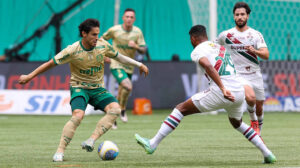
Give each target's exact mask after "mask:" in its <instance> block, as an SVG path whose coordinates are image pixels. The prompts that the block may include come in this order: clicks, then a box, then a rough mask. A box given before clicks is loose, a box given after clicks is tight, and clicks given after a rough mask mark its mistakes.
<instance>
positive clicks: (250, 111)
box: [247, 104, 257, 121]
mask: <svg viewBox="0 0 300 168" xmlns="http://www.w3.org/2000/svg"><path fill="white" fill-rule="evenodd" d="M247 111H248V113H249V116H250V119H251V120H252V121H256V120H257V116H256V114H255V111H254V107H251V106H249V105H248V104H247Z"/></svg>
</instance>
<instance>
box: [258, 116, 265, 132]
mask: <svg viewBox="0 0 300 168" xmlns="http://www.w3.org/2000/svg"><path fill="white" fill-rule="evenodd" d="M257 118H258V125H259V130H260V131H261V129H262V125H263V123H264V114H262V115H261V116H257Z"/></svg>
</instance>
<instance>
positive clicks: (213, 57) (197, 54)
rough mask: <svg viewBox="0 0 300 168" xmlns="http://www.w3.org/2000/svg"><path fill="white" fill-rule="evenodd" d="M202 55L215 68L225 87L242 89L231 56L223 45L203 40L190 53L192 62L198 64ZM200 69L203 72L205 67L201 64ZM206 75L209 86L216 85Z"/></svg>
mask: <svg viewBox="0 0 300 168" xmlns="http://www.w3.org/2000/svg"><path fill="white" fill-rule="evenodd" d="M203 57H206V58H207V59H208V60H209V62H210V63H211V65H212V66H213V67H214V68H215V69H216V71H217V72H218V74H219V76H220V78H221V80H222V83H223V85H224V86H225V88H226V89H229V90H232V91H241V90H243V87H242V84H241V83H240V82H239V80H238V79H237V77H236V74H235V68H234V65H233V62H232V60H231V56H230V54H229V52H227V49H226V48H225V47H224V46H221V45H219V44H216V43H213V42H211V41H205V42H203V43H201V44H199V45H197V46H196V47H195V49H194V50H193V51H192V53H191V58H192V60H193V61H194V62H196V63H197V64H199V60H200V59H201V58H203ZM200 70H201V71H202V73H201V74H204V73H205V69H204V68H203V67H201V66H200ZM206 77H207V78H208V80H209V83H210V86H211V87H214V88H216V87H218V86H217V85H216V84H215V82H214V81H212V80H211V79H210V77H209V76H208V75H206Z"/></svg>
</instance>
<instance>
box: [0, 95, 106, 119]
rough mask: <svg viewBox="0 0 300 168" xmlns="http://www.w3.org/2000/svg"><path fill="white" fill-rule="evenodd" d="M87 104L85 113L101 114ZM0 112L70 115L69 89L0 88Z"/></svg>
mask: <svg viewBox="0 0 300 168" xmlns="http://www.w3.org/2000/svg"><path fill="white" fill-rule="evenodd" d="M101 113H102V112H101V111H100V110H96V111H95V110H94V108H93V107H92V106H90V105H88V107H87V109H86V115H89V114H101ZM0 114H22V115H24V114H28V115H71V106H70V91H66V90H62V91H60V90H1V91H0Z"/></svg>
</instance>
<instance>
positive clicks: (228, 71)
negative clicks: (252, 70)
mask: <svg viewBox="0 0 300 168" xmlns="http://www.w3.org/2000/svg"><path fill="white" fill-rule="evenodd" d="M215 59H216V64H215V66H214V67H215V69H216V70H217V71H218V72H219V75H220V76H224V75H232V74H235V68H234V65H233V63H232V60H231V56H230V54H229V53H228V52H227V51H226V49H225V47H223V46H221V47H220V51H219V54H218V56H217V57H216V58H215Z"/></svg>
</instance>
